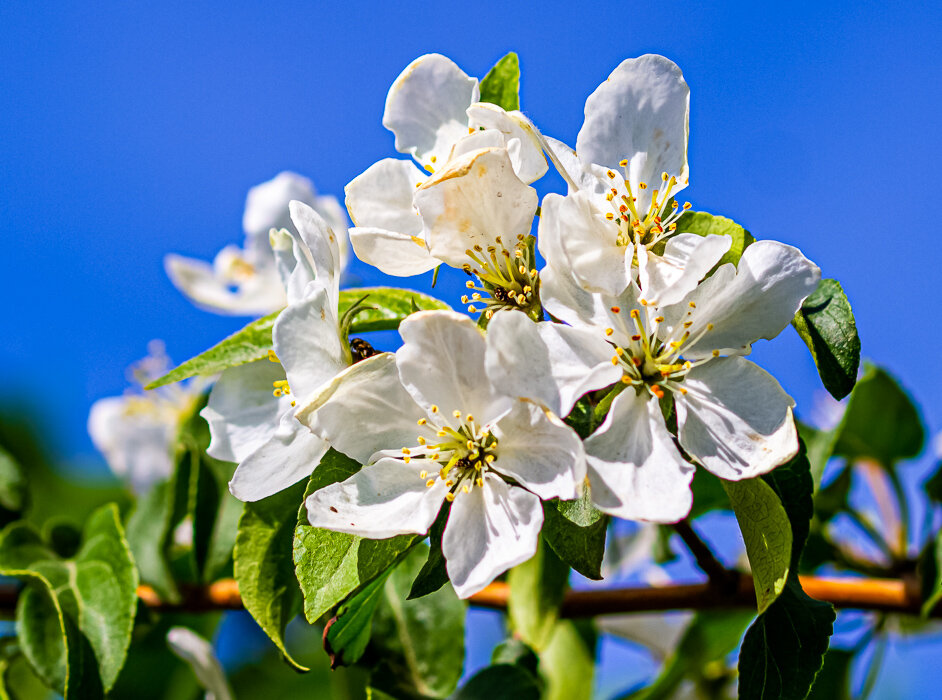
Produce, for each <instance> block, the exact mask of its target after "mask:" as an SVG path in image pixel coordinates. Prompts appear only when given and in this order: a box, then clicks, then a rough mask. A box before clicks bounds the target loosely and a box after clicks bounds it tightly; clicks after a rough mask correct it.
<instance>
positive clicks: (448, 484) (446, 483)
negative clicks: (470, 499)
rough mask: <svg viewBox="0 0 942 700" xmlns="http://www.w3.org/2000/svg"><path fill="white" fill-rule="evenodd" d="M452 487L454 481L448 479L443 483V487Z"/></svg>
mask: <svg viewBox="0 0 942 700" xmlns="http://www.w3.org/2000/svg"><path fill="white" fill-rule="evenodd" d="M454 485H455V480H454V479H449V480H448V481H446V482H445V486H448V487H451V486H454Z"/></svg>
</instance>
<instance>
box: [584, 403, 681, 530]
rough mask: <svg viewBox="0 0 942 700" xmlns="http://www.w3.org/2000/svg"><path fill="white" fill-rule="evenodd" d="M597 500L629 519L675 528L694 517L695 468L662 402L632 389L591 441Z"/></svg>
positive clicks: (588, 447) (602, 506)
mask: <svg viewBox="0 0 942 700" xmlns="http://www.w3.org/2000/svg"><path fill="white" fill-rule="evenodd" d="M585 449H586V460H587V462H588V472H589V485H590V488H591V495H592V501H593V502H594V503H595V505H597V506H598V507H599V509H600V510H603V511H605V512H606V513H611V514H612V515H615V516H617V517H619V518H626V519H628V520H647V521H650V522H657V523H674V522H677V521H678V520H680V519H681V518H683V517H685V516H686V515H687V513H689V512H690V506H691V504H692V503H693V495H692V493H691V491H690V482H691V481H692V479H693V473H694V467H693V465H691V464H689V463H687V462H686V461H685V460H684V458H683V457H681V455H680V452H679V451H678V450H677V448H676V447H675V446H674V441H673V439H672V438H671V435H670V433H668V432H667V428H666V427H665V425H664V419H663V417H662V416H661V409H660V406H659V405H658V402H657V401H654V400H652V399H649V398H648V397H647V396H646V394H641V395H638V394H637V393H636V392H635V390H634V388H632V387H628V388H626V389H625V390H624V391H623V392H621V393H620V394H619V395H618V396H616V397H615V400H614V401H613V402H612V407H611V410H610V411H609V413H608V415H607V416H606V417H605V422H604V423H602V425H601V427H600V428H599V429H598V430H596V431H595V432H594V433H593V434H592V435H590V436H589V438H588V439H587V440H586V441H585Z"/></svg>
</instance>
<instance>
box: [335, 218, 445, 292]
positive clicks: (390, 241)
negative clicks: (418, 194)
mask: <svg viewBox="0 0 942 700" xmlns="http://www.w3.org/2000/svg"><path fill="white" fill-rule="evenodd" d="M416 219H417V220H418V215H416ZM420 223H421V222H420ZM350 240H351V241H352V243H353V250H354V251H356V254H357V257H358V258H360V260H362V261H363V262H365V263H367V264H368V265H372V266H373V267H376V268H379V270H380V271H381V272H383V273H384V274H387V275H393V276H395V277H411V276H413V275H421V274H422V273H423V272H428V271H429V270H431V269H432V268H434V267H437V266H439V265H441V264H442V261H441V260H439V259H438V258H434V257H432V254H431V253H429V252H428V247H427V246H426V245H425V239H424V238H422V237H421V236H417V235H414V234H408V233H395V232H393V231H386V230H385V229H379V228H360V227H357V228H352V229H350Z"/></svg>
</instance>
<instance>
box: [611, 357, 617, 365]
mask: <svg viewBox="0 0 942 700" xmlns="http://www.w3.org/2000/svg"><path fill="white" fill-rule="evenodd" d="M612 364H613V365H616V366H617V365H618V355H612Z"/></svg>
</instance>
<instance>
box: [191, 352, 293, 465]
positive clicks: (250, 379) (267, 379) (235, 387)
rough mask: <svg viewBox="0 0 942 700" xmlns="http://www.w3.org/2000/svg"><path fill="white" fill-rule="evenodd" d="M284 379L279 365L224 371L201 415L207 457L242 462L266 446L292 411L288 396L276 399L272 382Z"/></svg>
mask: <svg viewBox="0 0 942 700" xmlns="http://www.w3.org/2000/svg"><path fill="white" fill-rule="evenodd" d="M284 378H285V372H284V370H283V369H282V367H281V365H279V364H278V363H276V362H269V361H268V360H261V361H258V362H250V363H248V364H245V365H239V366H238V367H230V368H229V369H227V370H225V371H224V372H223V373H222V375H221V376H220V377H219V379H218V380H217V381H216V383H215V384H214V385H213V388H212V391H210V393H209V402H208V403H207V404H206V406H205V408H203V410H202V411H200V415H201V416H203V418H205V419H206V422H207V423H208V424H209V434H210V436H211V439H210V443H209V449H207V450H206V451H207V453H209V455H210V456H211V457H213V458H215V459H221V460H223V461H225V462H241V461H242V460H244V459H246V458H247V457H248V456H249V455H250V454H252V452H254V451H255V450H256V449H258V448H259V447H260V446H261V445H263V444H265V442H267V441H268V439H269V437H271V435H272V433H273V432H274V431H275V430H276V429H277V427H278V423H279V421H280V420H281V416H282V415H284V414H286V413H289V412H290V410H291V400H292V399H291V398H290V396H283V397H281V398H277V399H276V398H275V397H274V396H273V395H272V392H273V391H274V387H273V386H272V382H276V381H280V380H282V379H284Z"/></svg>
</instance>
